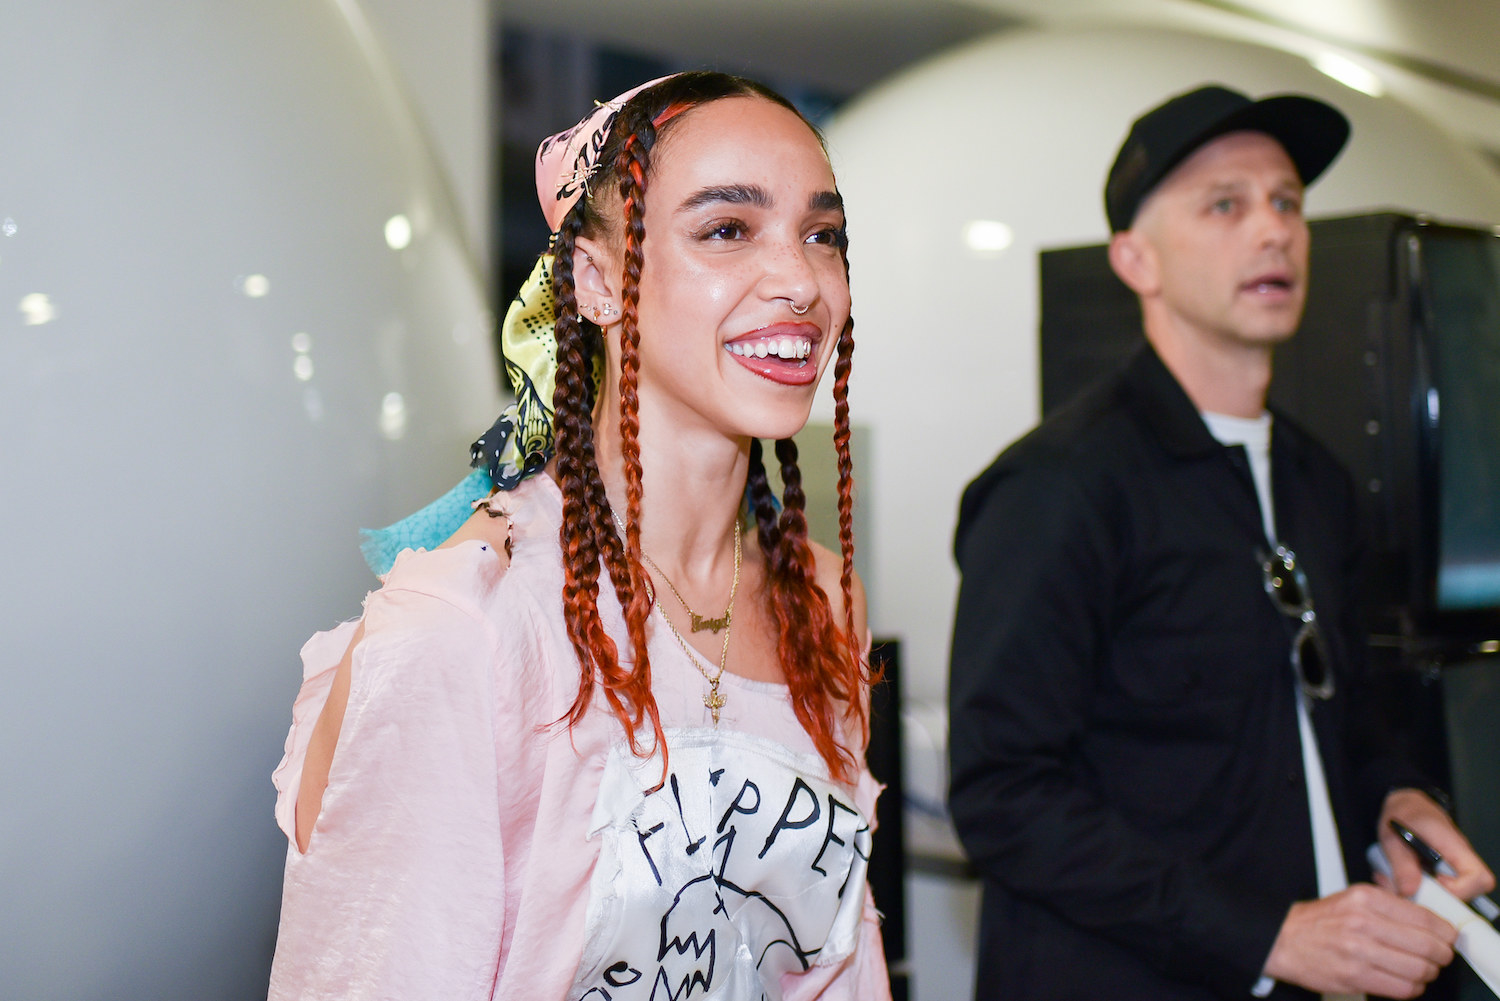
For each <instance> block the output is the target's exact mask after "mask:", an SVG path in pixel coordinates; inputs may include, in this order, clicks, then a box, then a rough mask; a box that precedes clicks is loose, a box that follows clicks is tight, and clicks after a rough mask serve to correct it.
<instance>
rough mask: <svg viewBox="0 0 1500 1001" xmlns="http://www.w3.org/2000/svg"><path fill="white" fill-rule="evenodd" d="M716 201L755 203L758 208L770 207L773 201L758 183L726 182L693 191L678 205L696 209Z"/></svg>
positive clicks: (683, 208)
mask: <svg viewBox="0 0 1500 1001" xmlns="http://www.w3.org/2000/svg"><path fill="white" fill-rule="evenodd" d="M714 202H728V203H729V204H731V205H753V206H755V207H756V208H761V209H768V208H770V207H771V206H772V204H773V202H772V199H771V196H770V194H769V193H767V191H766V189H765V188H762V187H760V186H759V185H757V184H724V185H714V186H712V187H708V188H702V189H700V190H698V191H695V192H693V193H692V194H691V195H689V196H688V197H687V198H685V199H683V202H682V204H681V205H680V206H678V209H679V211H688V210H691V209H696V208H698V207H700V206H703V205H710V204H712V203H714Z"/></svg>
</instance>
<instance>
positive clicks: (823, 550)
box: [808, 540, 867, 641]
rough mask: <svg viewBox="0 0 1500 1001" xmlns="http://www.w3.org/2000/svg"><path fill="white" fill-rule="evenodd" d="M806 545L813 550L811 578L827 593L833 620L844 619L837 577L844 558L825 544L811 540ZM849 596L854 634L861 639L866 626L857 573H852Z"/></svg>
mask: <svg viewBox="0 0 1500 1001" xmlns="http://www.w3.org/2000/svg"><path fill="white" fill-rule="evenodd" d="M808 545H809V546H810V547H811V548H812V552H813V568H814V569H813V580H814V581H815V582H816V583H817V585H818V586H819V587H821V588H822V589H823V593H824V594H826V595H828V602H829V604H830V605H831V606H832V607H833V620H834V621H835V622H843V621H844V592H843V588H841V587H840V586H839V578H840V577H841V576H842V575H843V572H844V559H843V557H842V556H840V555H839V554H838V553H836V552H834V551H833V550H831V549H829V548H828V547H827V546H824V545H820V544H818V543H816V542H813V541H811V540H809V541H808ZM849 592H850V596H851V597H852V598H853V599H854V634H855V635H856V636H858V637H860V639H861V641H863V638H864V635H865V630H866V628H867V626H866V612H865V585H864V582H863V581H862V580H860V579H859V574H858V573H856V574H855V575H854V580H853V582H852V584H851V586H850V589H849Z"/></svg>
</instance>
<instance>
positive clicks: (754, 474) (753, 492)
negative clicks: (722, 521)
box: [746, 438, 781, 554]
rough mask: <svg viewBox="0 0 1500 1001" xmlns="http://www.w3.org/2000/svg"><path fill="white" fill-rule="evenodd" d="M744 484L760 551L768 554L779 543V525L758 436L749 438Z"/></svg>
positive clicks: (774, 500)
mask: <svg viewBox="0 0 1500 1001" xmlns="http://www.w3.org/2000/svg"><path fill="white" fill-rule="evenodd" d="M746 485H747V486H748V487H749V489H750V509H751V513H753V514H754V515H755V531H756V537H757V538H758V539H759V541H760V551H761V552H763V553H767V554H770V553H772V552H774V551H775V550H776V549H777V548H778V547H779V546H780V545H781V526H780V525H778V524H777V517H778V512H777V510H776V496H775V494H773V493H772V492H771V483H770V481H769V480H768V479H767V477H766V463H765V460H764V459H763V458H762V449H761V444H760V439H759V438H751V439H750V472H749V476H748V478H747V480H746Z"/></svg>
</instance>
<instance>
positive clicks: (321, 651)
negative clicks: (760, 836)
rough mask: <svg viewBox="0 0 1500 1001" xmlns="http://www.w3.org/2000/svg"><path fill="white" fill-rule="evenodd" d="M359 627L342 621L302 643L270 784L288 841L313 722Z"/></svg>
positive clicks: (294, 826)
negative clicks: (288, 720) (298, 684)
mask: <svg viewBox="0 0 1500 1001" xmlns="http://www.w3.org/2000/svg"><path fill="white" fill-rule="evenodd" d="M358 628H359V621H358V620H354V621H350V622H343V623H340V624H339V625H338V626H336V627H334V628H333V629H329V630H327V631H326V632H321V633H317V634H315V635H314V636H313V638H312V639H310V640H308V641H307V642H306V643H304V644H303V645H302V688H301V689H300V690H299V691H298V692H297V700H296V701H295V702H293V703H292V728H291V729H290V730H289V731H288V732H287V735H286V748H285V753H283V755H282V758H281V764H279V765H277V766H276V770H275V771H274V772H272V773H271V784H272V785H274V786H275V787H276V826H278V827H280V828H281V832H282V833H283V834H285V835H286V836H287V840H288V841H295V840H296V837H297V793H298V792H299V791H300V790H301V788H302V766H303V765H304V764H306V762H307V745H308V744H309V743H310V742H311V741H312V732H313V726H314V725H315V724H316V723H317V722H318V715H319V714H320V713H321V712H322V711H323V705H324V704H325V703H326V702H327V701H328V692H329V690H330V689H331V688H332V687H333V676H334V674H335V673H337V671H338V666H339V661H340V660H342V659H343V656H344V651H345V650H347V649H349V644H350V643H351V642H353V640H354V634H355V632H356V631H357V630H358Z"/></svg>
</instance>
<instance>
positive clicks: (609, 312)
mask: <svg viewBox="0 0 1500 1001" xmlns="http://www.w3.org/2000/svg"><path fill="white" fill-rule="evenodd" d="M589 312H591V313H593V314H594V320H595V322H597V321H598V320H599V317H600V316H601V315H602V316H614V315H615V312H616V310H615V307H614V306H612V305H611V304H609V303H607V302H606V303H605V304H604V305H603V306H602V307H601V306H590V307H589ZM804 312H806V310H804Z"/></svg>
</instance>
